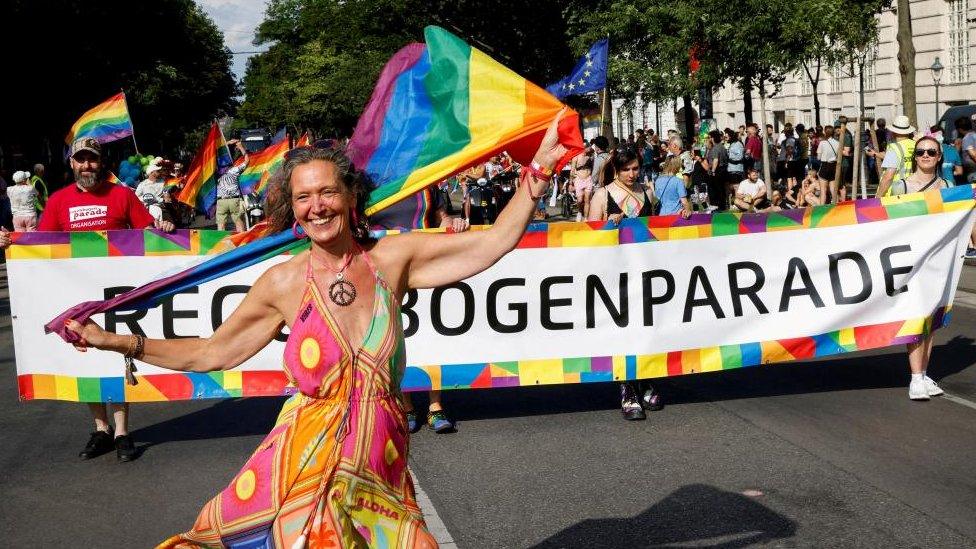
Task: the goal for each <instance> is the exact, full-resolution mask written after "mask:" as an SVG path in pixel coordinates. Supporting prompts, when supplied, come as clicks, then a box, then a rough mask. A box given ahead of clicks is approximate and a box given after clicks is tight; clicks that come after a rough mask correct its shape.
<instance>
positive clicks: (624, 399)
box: [620, 383, 647, 421]
mask: <svg viewBox="0 0 976 549" xmlns="http://www.w3.org/2000/svg"><path fill="white" fill-rule="evenodd" d="M620 413H621V414H623V416H624V419H626V420H627V421H636V420H641V419H646V418H647V414H645V413H644V409H643V408H641V405H640V402H638V400H637V392H636V391H634V388H633V387H632V386H631V384H630V383H622V384H621V385H620Z"/></svg>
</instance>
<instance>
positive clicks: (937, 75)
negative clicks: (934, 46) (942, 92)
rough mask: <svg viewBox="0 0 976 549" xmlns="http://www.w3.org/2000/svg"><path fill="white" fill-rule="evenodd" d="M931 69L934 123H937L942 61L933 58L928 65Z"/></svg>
mask: <svg viewBox="0 0 976 549" xmlns="http://www.w3.org/2000/svg"><path fill="white" fill-rule="evenodd" d="M929 68H930V69H932V81H933V82H935V123H936V124H938V123H939V80H941V79H942V69H944V68H945V67H943V66H942V63H939V58H938V57H936V58H935V63H932V66H931V67H929Z"/></svg>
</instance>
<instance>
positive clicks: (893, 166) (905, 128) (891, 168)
mask: <svg viewBox="0 0 976 549" xmlns="http://www.w3.org/2000/svg"><path fill="white" fill-rule="evenodd" d="M888 131H889V132H891V134H892V135H893V136H894V140H892V141H891V142H889V143H888V148H887V149H885V152H884V153H878V152H875V151H872V152H871V153H869V154H871V155H873V156H875V157H877V156H881V168H882V169H883V170H884V173H883V174H882V175H881V183H879V184H878V193H877V196H888V195H889V194H904V193H905V190H904V189H905V179H906V178H907V177H908V174H910V173H912V165H913V164H912V162H913V159H914V157H915V141H914V140H912V134H914V133H915V127H914V126H912V125H911V122H909V121H908V117H907V116H905V115H901V116H898V117H896V118H895V121H894V122H892V124H891V127H890V128H888ZM889 191H890V192H889Z"/></svg>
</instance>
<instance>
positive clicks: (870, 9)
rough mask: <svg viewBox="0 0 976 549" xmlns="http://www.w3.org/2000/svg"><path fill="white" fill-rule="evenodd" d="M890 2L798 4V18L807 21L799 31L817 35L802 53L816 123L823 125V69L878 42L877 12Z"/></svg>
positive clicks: (850, 0) (853, 0)
mask: <svg viewBox="0 0 976 549" xmlns="http://www.w3.org/2000/svg"><path fill="white" fill-rule="evenodd" d="M890 5H891V0H845V1H843V2H821V1H806V2H800V3H799V4H798V5H797V10H798V22H800V23H805V24H803V25H800V28H798V29H796V31H798V32H800V33H801V34H804V35H807V36H810V35H813V36H815V38H814V39H812V40H809V41H808V42H807V49H806V51H805V52H804V54H803V72H804V75H805V76H806V77H807V80H808V81H809V82H810V85H811V87H812V89H813V110H814V118H815V125H817V126H819V125H820V91H819V88H818V85H819V83H820V75H821V69H822V68H823V67H825V66H827V67H833V66H836V65H838V64H841V63H846V64H849V63H850V61H851V60H852V59H853V57H854V56H856V54H857V52H862V53H863V52H866V51H867V48H868V46H869V45H871V44H874V43H875V42H877V39H878V20H877V17H876V15H877V14H878V13H879V12H881V10H883V9H885V8H887V7H888V6H890ZM821 36H822V38H821Z"/></svg>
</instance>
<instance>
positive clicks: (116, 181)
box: [107, 171, 125, 185]
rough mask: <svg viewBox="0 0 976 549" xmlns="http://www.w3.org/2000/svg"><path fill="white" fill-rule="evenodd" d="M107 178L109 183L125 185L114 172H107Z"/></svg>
mask: <svg viewBox="0 0 976 549" xmlns="http://www.w3.org/2000/svg"><path fill="white" fill-rule="evenodd" d="M107 179H108V182H109V183H114V184H116V185H125V183H123V182H122V180H121V179H119V178H118V177H116V175H115V174H114V173H112V172H111V171H110V172H108V178H107Z"/></svg>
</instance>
